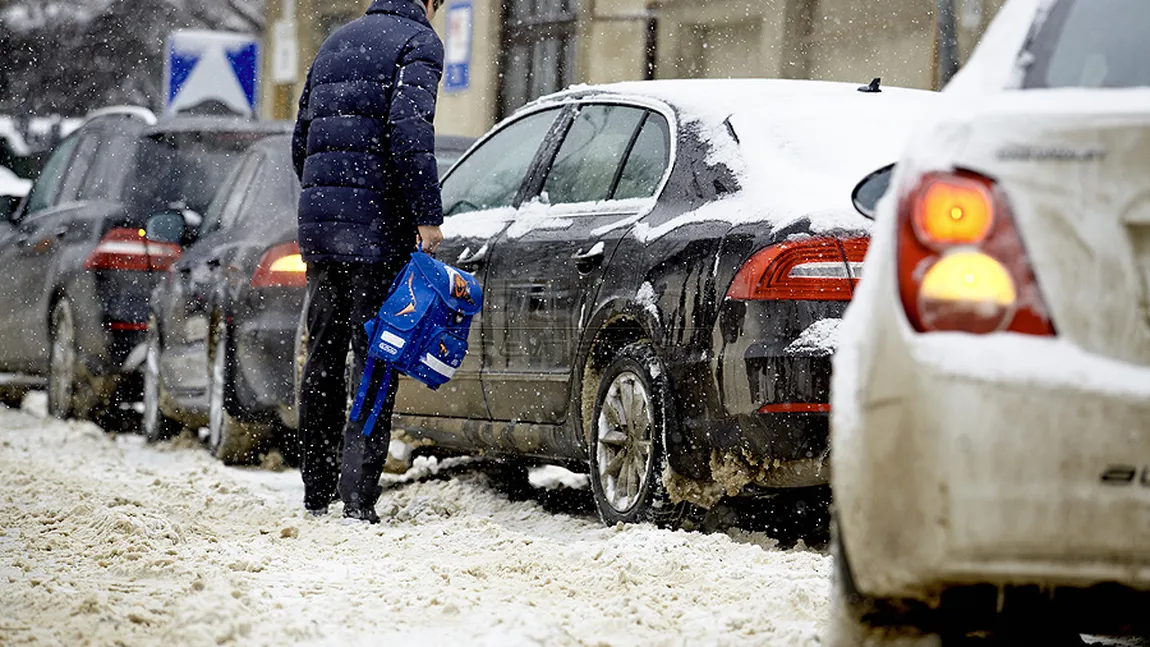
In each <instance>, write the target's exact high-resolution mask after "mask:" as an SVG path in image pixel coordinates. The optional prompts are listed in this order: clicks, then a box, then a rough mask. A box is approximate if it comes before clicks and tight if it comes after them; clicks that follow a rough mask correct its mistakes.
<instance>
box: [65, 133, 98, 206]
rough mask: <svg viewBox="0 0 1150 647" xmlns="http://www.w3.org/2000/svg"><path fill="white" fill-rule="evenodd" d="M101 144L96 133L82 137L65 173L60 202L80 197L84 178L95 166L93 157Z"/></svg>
mask: <svg viewBox="0 0 1150 647" xmlns="http://www.w3.org/2000/svg"><path fill="white" fill-rule="evenodd" d="M99 146H100V139H99V136H98V135H96V134H87V135H84V136H82V137H80V142H79V143H78V144H77V145H76V153H75V154H74V155H73V156H72V162H71V163H70V164H69V165H68V172H67V173H65V174H64V182H63V183H62V184H61V185H60V194H59V196H58V198H57V201H58V202H72V201H73V200H77V199H79V197H80V190H81V189H82V188H83V187H84V178H85V177H86V176H87V175H88V174H89V169H90V168H91V167H92V166H94V163H93V158H94V157H95V155H96V149H97V148H99Z"/></svg>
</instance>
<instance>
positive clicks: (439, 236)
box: [416, 225, 443, 254]
mask: <svg viewBox="0 0 1150 647" xmlns="http://www.w3.org/2000/svg"><path fill="white" fill-rule="evenodd" d="M416 242H419V243H422V244H423V251H424V252H426V253H428V254H434V253H435V250H437V249H439V243H442V242H443V232H441V231H439V225H420V226H419V235H417V236H416Z"/></svg>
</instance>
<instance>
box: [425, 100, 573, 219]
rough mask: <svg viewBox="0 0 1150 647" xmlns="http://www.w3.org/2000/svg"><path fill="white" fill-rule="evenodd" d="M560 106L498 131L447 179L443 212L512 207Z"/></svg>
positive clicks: (452, 212)
mask: <svg viewBox="0 0 1150 647" xmlns="http://www.w3.org/2000/svg"><path fill="white" fill-rule="evenodd" d="M557 114H559V109H558V108H553V109H550V110H544V111H542V112H537V113H535V114H532V115H528V116H526V117H524V118H522V119H520V120H519V121H516V122H515V123H513V124H511V125H509V126H507V127H506V128H504V129H502V130H500V131H499V132H498V133H496V134H494V135H493V136H492V137H491V138H490V139H488V140H487V141H485V142H483V145H482V146H480V147H479V148H476V149H475V150H474V151H472V153H471V154H470V155H468V156H467V159H465V160H463V161H462V162H460V163H459V164H458V165H456V167H455V169H454V171H452V173H451V175H449V176H448V177H447V178H445V179H444V180H443V191H442V194H443V213H444V215H447V216H450V215H454V214H457V213H466V212H468V211H480V210H482V209H494V208H497V207H510V206H512V205H513V204H514V203H515V197H516V196H517V195H518V194H519V189H520V187H522V186H523V179H524V178H525V177H526V176H527V170H528V169H529V168H530V167H531V163H532V162H533V161H534V160H535V154H536V153H537V152H538V151H539V145H540V144H542V143H543V138H544V137H545V136H546V135H547V133H548V132H549V131H550V130H551V125H552V124H553V123H554V122H555V116H556V115H557Z"/></svg>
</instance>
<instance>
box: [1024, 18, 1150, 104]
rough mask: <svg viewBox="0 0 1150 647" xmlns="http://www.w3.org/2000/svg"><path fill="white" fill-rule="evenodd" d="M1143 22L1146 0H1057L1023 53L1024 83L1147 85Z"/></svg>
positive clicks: (1149, 52)
mask: <svg viewBox="0 0 1150 647" xmlns="http://www.w3.org/2000/svg"><path fill="white" fill-rule="evenodd" d="M1147 25H1150V2H1147V1H1146V0H1058V1H1057V2H1056V3H1055V4H1054V5H1053V7H1052V8H1051V10H1050V13H1049V14H1048V16H1047V17H1046V20H1045V21H1043V22H1042V24H1041V25H1040V26H1039V27H1038V30H1037V32H1036V33H1035V34H1034V35H1033V38H1032V40H1031V42H1030V44H1029V46H1028V47H1027V51H1026V52H1024V53H1023V58H1022V61H1023V63H1024V64H1025V66H1026V75H1025V77H1024V79H1023V87H1024V88H1126V87H1135V86H1146V85H1150V65H1147V64H1146V62H1147V61H1148V60H1150V38H1147V32H1146V26H1147Z"/></svg>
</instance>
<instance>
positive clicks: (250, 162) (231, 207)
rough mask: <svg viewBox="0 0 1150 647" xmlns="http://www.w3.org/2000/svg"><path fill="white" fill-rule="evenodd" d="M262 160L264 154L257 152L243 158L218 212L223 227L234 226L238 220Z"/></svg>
mask: <svg viewBox="0 0 1150 647" xmlns="http://www.w3.org/2000/svg"><path fill="white" fill-rule="evenodd" d="M263 161H264V156H263V155H261V154H259V153H252V154H251V155H248V157H247V159H245V160H244V163H243V167H242V169H241V170H240V173H239V175H238V176H236V181H235V184H233V185H232V186H231V191H229V193H228V197H227V202H225V203H224V205H223V209H222V211H221V213H220V226H221V227H223V228H224V229H230V228H232V227H234V226H235V224H236V221H237V220H239V216H240V212H241V210H242V208H243V205H244V203H245V202H247V196H248V195H250V194H251V193H253V191H254V184H255V178H256V175H257V174H258V173H259V169H260V165H261V164H263Z"/></svg>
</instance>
